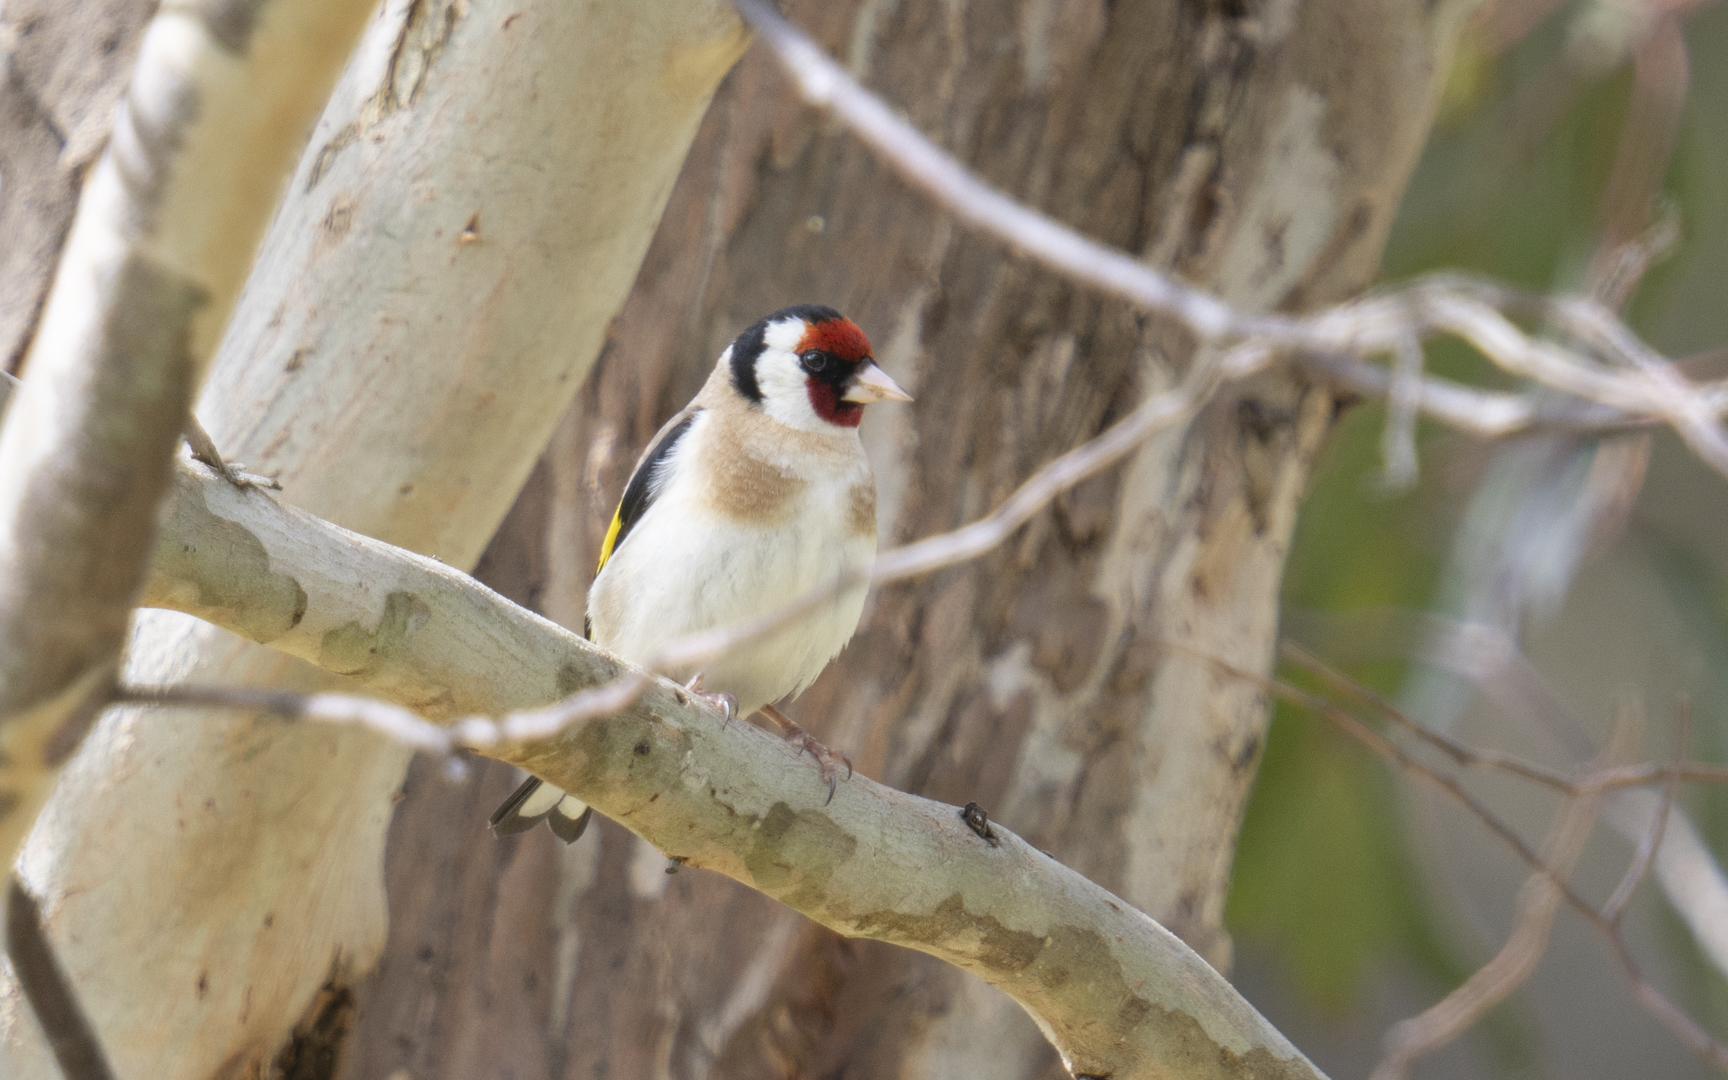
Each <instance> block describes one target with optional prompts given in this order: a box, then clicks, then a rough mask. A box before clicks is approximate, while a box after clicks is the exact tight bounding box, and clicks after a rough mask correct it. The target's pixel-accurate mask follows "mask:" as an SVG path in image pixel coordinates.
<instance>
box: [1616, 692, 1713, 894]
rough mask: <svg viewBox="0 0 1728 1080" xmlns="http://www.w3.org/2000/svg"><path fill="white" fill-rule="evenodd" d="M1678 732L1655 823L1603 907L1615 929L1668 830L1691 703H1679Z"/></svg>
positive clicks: (1689, 725) (1689, 728)
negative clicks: (1672, 764)
mask: <svg viewBox="0 0 1728 1080" xmlns="http://www.w3.org/2000/svg"><path fill="white" fill-rule="evenodd" d="M1675 720H1676V727H1677V731H1676V733H1675V746H1674V763H1675V766H1676V768H1675V769H1674V770H1673V771H1672V772H1670V773H1669V775H1668V782H1667V783H1666V784H1664V785H1663V787H1662V805H1661V806H1660V807H1659V808H1658V809H1657V811H1656V820H1655V821H1653V822H1652V823H1651V825H1650V831H1649V832H1648V833H1646V834H1645V835H1644V838H1643V839H1642V840H1640V841H1639V843H1638V851H1637V853H1636V854H1634V855H1633V857H1632V864H1631V865H1630V866H1628V867H1627V868H1626V876H1625V877H1623V878H1621V879H1620V884H1619V885H1618V886H1616V887H1615V889H1614V894H1613V895H1612V896H1610V897H1609V898H1608V902H1607V903H1605V904H1603V905H1602V917H1603V918H1605V919H1607V920H1608V921H1609V922H1610V923H1612V924H1614V925H1615V926H1619V925H1620V916H1621V914H1622V913H1624V912H1625V910H1626V902H1627V901H1628V900H1630V899H1631V898H1632V893H1633V891H1634V890H1635V889H1637V888H1638V883H1639V882H1641V881H1643V880H1644V875H1645V874H1647V873H1649V872H1650V864H1651V862H1653V861H1654V860H1655V858H1656V850H1657V849H1658V848H1660V847H1661V846H1662V834H1663V832H1664V831H1666V830H1667V828H1668V814H1669V811H1671V810H1673V808H1674V799H1675V797H1676V796H1677V795H1679V793H1680V774H1679V769H1678V766H1680V765H1681V764H1683V763H1684V762H1685V761H1686V750H1687V745H1688V743H1689V742H1690V739H1691V734H1692V703H1691V702H1689V701H1682V702H1681V703H1680V708H1679V710H1678V713H1677V715H1676V717H1675Z"/></svg>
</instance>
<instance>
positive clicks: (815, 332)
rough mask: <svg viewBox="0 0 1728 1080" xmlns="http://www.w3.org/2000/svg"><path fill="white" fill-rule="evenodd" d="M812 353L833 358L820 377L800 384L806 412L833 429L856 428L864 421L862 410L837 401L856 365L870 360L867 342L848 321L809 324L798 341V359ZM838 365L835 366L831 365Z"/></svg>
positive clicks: (852, 403) (828, 320) (858, 406)
mask: <svg viewBox="0 0 1728 1080" xmlns="http://www.w3.org/2000/svg"><path fill="white" fill-rule="evenodd" d="M810 350H815V351H817V352H822V353H826V354H827V355H829V356H831V357H833V358H834V359H833V360H830V361H828V368H827V370H826V371H824V372H823V373H822V374H820V375H816V374H812V375H811V376H810V377H809V378H808V379H805V380H804V386H805V389H806V391H807V392H808V393H809V395H810V408H812V409H814V410H815V412H816V415H817V416H820V417H821V418H822V419H824V420H826V421H828V422H829V423H830V424H833V425H835V426H837V427H857V426H858V422H859V421H861V420H863V419H864V406H862V405H859V404H857V403H855V402H851V401H843V400H841V395H842V394H843V392H844V387H845V386H846V384H847V383H848V382H849V381H850V380H851V378H852V372H853V371H854V370H856V369H857V367H858V365H859V364H861V363H863V362H865V361H867V360H869V359H870V339H869V338H867V337H865V336H864V331H862V330H860V329H858V324H857V323H855V322H853V321H852V320H851V319H844V318H842V319H825V320H823V321H822V322H813V323H810V324H809V325H808V326H807V327H806V328H805V330H804V336H803V337H801V338H799V339H798V352H799V354H800V355H802V354H804V353H805V352H808V351H810ZM836 360H837V361H839V363H835V361H836Z"/></svg>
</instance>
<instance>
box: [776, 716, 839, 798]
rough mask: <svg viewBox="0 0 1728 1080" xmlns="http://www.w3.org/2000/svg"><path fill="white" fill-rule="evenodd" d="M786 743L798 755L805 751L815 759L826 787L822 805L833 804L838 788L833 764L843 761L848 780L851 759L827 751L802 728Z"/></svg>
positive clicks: (837, 774)
mask: <svg viewBox="0 0 1728 1080" xmlns="http://www.w3.org/2000/svg"><path fill="white" fill-rule="evenodd" d="M787 741H788V742H790V743H792V744H793V745H794V746H796V747H798V750H799V752H800V753H804V752H806V751H807V752H808V753H809V754H810V756H811V757H813V758H815V759H816V764H817V765H819V766H820V767H821V769H822V779H823V781H825V782H826V783H827V785H828V798H826V799H824V800H823V802H822V805H823V806H827V805H828V804H829V803H831V802H833V801H834V792H835V791H836V790H837V789H838V788H839V787H840V776H839V770H838V769H836V768H835V767H834V764H835V762H837V761H844V762H845V763H846V779H848V780H850V779H852V759H851V758H849V757H847V756H846V754H845V752H844V751H840V750H830V749H828V747H826V746H824V745H822V744H821V743H819V742H817V741H816V738H815V736H813V735H811V734H810V733H809V732H808V731H805V730H804V729H803V728H798V729H797V730H796V731H794V732H793V733H792V734H791V736H789V737H788V739H787Z"/></svg>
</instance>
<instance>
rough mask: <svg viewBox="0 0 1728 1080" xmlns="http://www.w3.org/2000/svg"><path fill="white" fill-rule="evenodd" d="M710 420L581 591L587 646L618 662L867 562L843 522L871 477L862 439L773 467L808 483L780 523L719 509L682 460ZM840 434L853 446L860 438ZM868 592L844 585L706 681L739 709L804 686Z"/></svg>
mask: <svg viewBox="0 0 1728 1080" xmlns="http://www.w3.org/2000/svg"><path fill="white" fill-rule="evenodd" d="M713 423H714V418H713V417H712V416H711V415H710V414H708V413H701V414H698V416H697V419H696V422H695V423H694V424H692V425H691V428H690V430H689V432H688V433H687V434H686V435H685V437H684V438H683V439H682V440H680V442H679V445H678V446H677V447H676V448H674V450H673V453H672V455H671V456H670V457H669V459H668V461H667V465H666V467H665V468H664V470H663V472H662V473H661V476H662V486H661V488H660V491H659V494H658V496H657V497H656V498H655V500H654V502H653V504H652V505H651V506H650V507H649V508H648V510H647V512H645V513H644V514H643V515H642V517H641V519H640V520H638V521H637V522H636V525H635V527H634V528H633V529H631V531H630V533H629V535H628V536H627V537H626V538H625V541H624V542H623V543H621V544H620V545H619V547H618V550H617V551H616V552H615V553H614V554H613V556H612V558H611V559H610V560H608V561H607V563H606V566H605V569H604V570H602V571H601V573H600V575H599V576H598V577H597V578H596V579H595V581H594V586H593V588H592V589H591V590H590V591H589V595H588V613H589V619H590V621H591V624H592V628H593V634H594V640H595V642H596V643H597V644H599V645H601V646H603V647H605V648H607V649H610V650H612V651H613V652H616V653H618V654H619V655H620V656H623V657H624V658H625V659H628V660H632V661H634V662H637V663H646V662H649V661H651V660H652V659H653V658H654V657H655V656H656V654H658V653H659V652H660V650H661V649H662V648H664V646H665V645H666V644H667V643H669V642H671V641H672V640H674V639H676V638H678V637H681V636H684V635H686V634H692V633H696V632H699V631H703V630H710V629H713V628H715V627H718V626H729V625H735V624H739V623H746V622H750V621H753V620H756V619H759V618H761V617H763V616H765V615H769V614H772V613H774V612H776V611H778V610H780V609H781V608H783V607H785V606H786V605H787V604H789V603H791V602H792V601H794V600H796V599H798V598H799V597H800V596H803V595H804V594H805V593H807V592H809V591H810V590H812V589H815V588H817V587H819V586H822V585H826V584H827V583H829V582H831V581H833V580H834V579H835V578H836V577H838V576H839V575H840V574H841V573H842V572H843V571H845V570H847V569H848V568H852V567H865V566H868V565H869V564H870V562H871V561H872V560H873V559H874V558H875V555H876V538H875V536H874V535H873V534H872V535H865V536H860V535H857V534H856V533H854V532H853V530H852V529H851V527H849V524H848V522H849V519H850V513H851V505H850V502H851V497H852V496H851V492H852V488H853V487H854V486H855V485H857V484H859V483H866V484H868V483H871V477H870V466H869V462H868V460H867V459H866V458H865V456H864V452H863V447H862V445H861V444H859V445H858V446H857V449H856V453H855V454H854V453H841V454H834V455H824V456H823V457H822V458H818V459H816V460H811V457H810V456H809V455H802V456H799V457H797V459H796V460H781V461H778V462H772V464H774V465H776V466H777V467H779V468H781V469H782V471H784V472H786V473H787V474H788V475H793V476H798V477H799V478H800V479H802V480H803V481H804V484H803V487H802V489H801V490H800V491H799V492H798V493H797V494H796V495H794V496H793V497H792V499H791V501H790V505H789V506H788V507H786V508H785V509H786V512H785V513H783V514H781V515H779V517H780V518H781V522H780V523H777V524H768V525H764V524H756V523H750V522H745V521H740V520H737V519H736V518H734V517H731V516H728V515H727V514H724V513H722V512H721V511H719V510H717V509H716V508H715V505H714V500H713V499H712V498H710V497H709V496H710V493H709V492H707V491H705V490H704V489H703V480H702V476H701V473H700V472H699V470H697V469H695V468H693V467H691V465H690V462H691V461H692V460H694V459H693V457H692V455H696V454H700V453H701V452H702V447H703V443H704V441H705V440H706V439H708V438H712V437H713V436H714V431H713ZM845 434H847V435H849V436H850V438H851V440H852V442H854V443H856V442H857V435H856V433H854V432H846V433H845ZM843 445H844V444H843ZM864 595H865V589H864V588H863V587H859V588H856V589H852V590H850V591H848V592H847V593H846V594H844V595H842V596H841V597H839V598H837V599H836V600H834V601H833V602H831V603H829V604H826V605H824V606H823V607H822V608H820V609H818V610H816V611H814V612H811V613H810V614H808V615H806V616H804V617H802V618H800V619H799V620H798V621H797V622H796V623H794V624H792V625H791V626H789V627H787V628H786V629H784V630H781V631H779V632H777V633H775V634H773V635H770V636H769V637H767V638H765V639H763V640H761V641H758V642H756V643H754V644H752V645H748V646H745V647H743V648H741V649H739V650H737V651H736V652H734V653H733V654H731V655H729V656H726V657H722V658H720V659H719V660H717V661H714V662H711V663H708V664H705V665H703V666H702V688H703V689H704V690H705V691H710V692H712V691H726V692H728V693H730V694H732V695H733V696H735V697H736V698H737V699H738V706H739V711H740V713H741V714H743V715H745V716H748V715H749V714H750V713H752V712H755V711H756V710H757V709H759V708H761V707H762V706H763V705H767V704H771V703H773V702H776V701H778V700H780V699H781V698H783V697H785V696H787V695H789V694H795V693H797V692H798V691H800V690H803V689H804V688H805V687H806V686H808V685H809V684H810V683H811V682H812V681H814V680H815V678H816V676H817V675H819V674H820V673H821V671H822V669H823V668H824V667H826V666H827V664H828V661H829V660H831V659H833V657H834V655H835V654H836V653H838V652H839V651H840V649H841V648H842V647H844V646H845V644H846V642H847V641H849V640H850V639H851V637H852V633H853V631H854V630H856V629H857V626H858V618H859V616H860V614H862V612H863V610H864ZM667 674H670V675H673V676H675V677H679V678H684V677H688V676H689V675H690V674H693V672H668V673H667Z"/></svg>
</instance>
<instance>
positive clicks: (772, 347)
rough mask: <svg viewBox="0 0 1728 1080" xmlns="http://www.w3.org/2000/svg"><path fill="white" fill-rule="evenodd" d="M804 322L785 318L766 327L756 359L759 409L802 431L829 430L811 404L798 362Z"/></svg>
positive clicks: (807, 377) (802, 371)
mask: <svg viewBox="0 0 1728 1080" xmlns="http://www.w3.org/2000/svg"><path fill="white" fill-rule="evenodd" d="M803 336H804V323H803V321H802V320H799V319H787V320H784V321H781V322H777V323H774V324H773V325H771V326H769V327H768V332H767V333H766V334H765V335H763V340H764V343H765V347H764V348H763V350H762V355H761V356H759V357H757V358H756V385H757V386H759V387H761V389H762V408H763V410H764V411H765V412H767V414H768V415H769V416H771V417H773V418H774V419H775V420H778V421H779V422H780V423H782V424H785V425H786V426H787V427H793V428H800V429H802V430H804V431H830V430H832V429H833V426H834V425H832V424H830V423H828V421H826V420H824V419H822V418H821V417H820V416H817V415H816V410H815V409H813V408H811V407H810V392H809V389H808V387H807V384H806V380H808V379H809V376H808V375H807V374H805V372H804V369H803V368H802V367H801V366H799V364H798V353H797V351H796V350H797V348H798V342H799V340H800V339H802V338H803Z"/></svg>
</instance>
